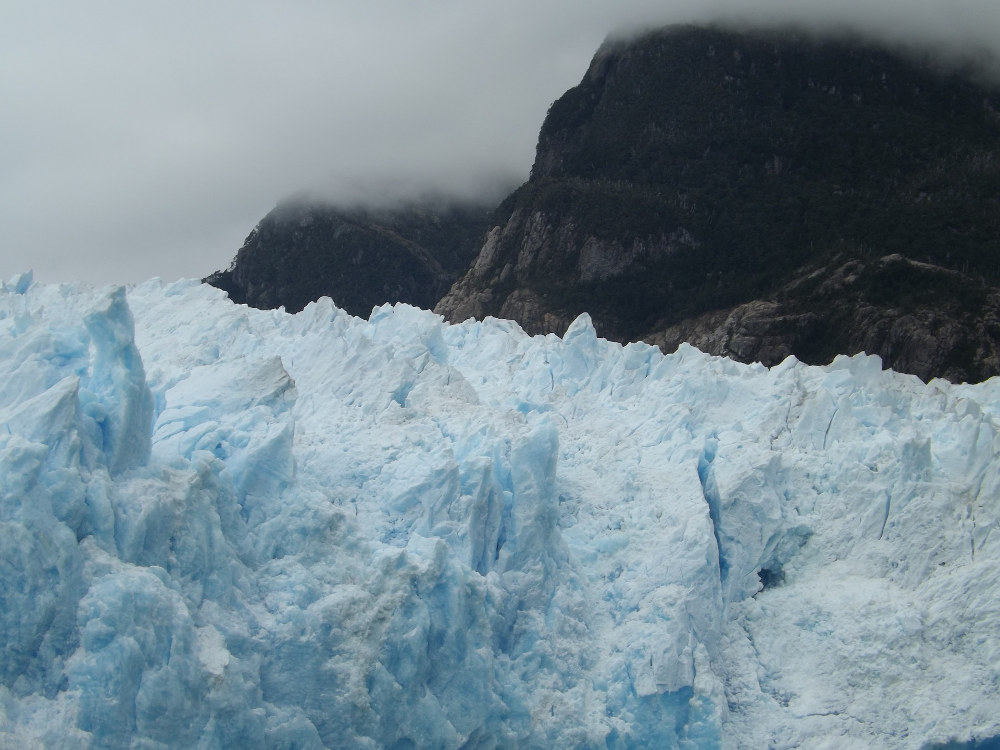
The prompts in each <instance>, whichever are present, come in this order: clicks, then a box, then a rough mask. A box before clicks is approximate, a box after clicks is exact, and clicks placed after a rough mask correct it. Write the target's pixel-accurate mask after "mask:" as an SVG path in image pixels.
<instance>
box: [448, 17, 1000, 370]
mask: <svg viewBox="0 0 1000 750" xmlns="http://www.w3.org/2000/svg"><path fill="white" fill-rule="evenodd" d="M998 185H1000V96H998V93H997V89H995V88H991V87H988V86H984V85H980V84H978V83H976V82H974V81H973V80H971V79H970V78H968V77H965V76H962V75H960V74H959V73H958V72H955V71H941V70H938V69H935V68H934V67H933V66H932V65H930V64H929V63H927V62H926V61H925V62H923V63H920V62H913V61H910V60H908V59H904V58H902V57H900V56H897V55H894V54H892V53H889V52H887V51H885V50H882V49H878V48H876V47H873V46H868V45H866V44H863V43H860V42H857V41H850V42H849V41H846V40H824V41H818V40H815V39H812V38H807V37H804V36H800V35H796V34H793V33H790V32H767V33H764V32H755V33H749V32H743V33H736V32H729V31H724V30H719V29H704V28H691V27H677V28H670V29H666V30H662V31H658V32H656V33H651V34H648V35H647V36H645V37H642V38H640V39H637V40H632V41H629V42H612V43H608V44H606V45H605V46H604V47H603V48H602V49H601V50H600V51H599V52H598V53H597V55H596V56H595V58H594V60H593V63H592V65H591V67H590V70H589V71H588V72H587V74H586V76H585V77H584V79H583V81H582V82H581V83H580V85H579V86H577V87H576V88H574V89H571V90H570V91H568V92H567V93H566V94H565V95H564V96H563V97H562V98H560V99H559V100H558V101H556V102H555V104H553V106H552V107H551V109H550V111H549V113H548V116H547V117H546V119H545V123H544V125H543V126H542V129H541V134H540V137H539V142H538V148H537V155H536V160H535V164H534V167H533V169H532V174H531V178H530V180H529V181H528V182H527V183H526V184H525V185H523V186H522V187H521V188H520V189H518V190H517V191H516V192H515V193H514V194H512V195H511V196H510V197H509V198H508V199H507V200H506V201H505V203H504V204H503V206H501V209H500V210H499V211H498V213H497V215H498V218H499V220H498V221H497V224H496V226H495V227H493V228H492V229H491V230H490V232H489V234H488V237H487V239H486V242H485V244H484V247H483V249H482V251H481V252H480V254H479V257H478V258H477V259H476V261H475V263H474V264H473V265H472V267H471V268H470V270H469V272H468V273H467V274H466V275H465V276H464V277H463V278H462V279H460V280H459V281H458V282H457V283H456V284H455V285H454V286H453V287H452V289H451V290H450V291H449V293H448V294H447V295H446V296H445V297H444V298H443V299H442V300H441V302H440V303H438V305H437V307H436V310H437V311H438V312H440V313H443V314H444V315H445V316H446V317H448V318H449V319H451V320H453V321H458V320H462V319H464V318H467V317H469V316H474V317H477V318H481V317H483V316H485V315H495V316H499V317H505V318H513V319H514V320H517V321H518V322H519V323H520V324H521V325H522V326H523V327H524V328H525V329H526V330H528V331H530V332H536V333H539V332H547V331H556V332H560V331H561V330H562V329H564V328H565V326H566V325H567V324H568V323H569V322H570V321H571V320H573V319H574V318H575V316H576V315H577V314H578V313H580V312H582V311H584V310H586V311H588V312H590V313H591V315H592V316H593V318H594V320H595V323H596V325H597V328H598V331H599V332H600V333H601V334H602V335H604V336H606V337H608V338H612V339H617V340H622V341H624V340H636V339H644V340H647V341H651V342H654V343H657V344H659V345H661V346H662V347H663V348H664V349H665V350H667V351H672V350H673V348H674V347H675V346H676V345H677V343H679V342H680V341H689V342H691V343H694V344H695V345H697V346H699V347H700V348H702V349H704V350H706V351H709V352H712V353H715V354H725V355H728V356H731V357H733V358H735V359H739V360H742V361H753V360H760V361H762V362H764V363H765V364H774V363H776V362H779V361H780V360H782V359H783V358H784V357H786V356H787V355H788V354H795V355H796V356H798V357H799V358H801V359H804V360H805V361H808V362H812V363H825V362H829V361H830V360H831V359H832V357H833V356H834V355H835V354H837V353H855V352H859V351H867V352H869V353H878V354H880V355H882V357H883V359H884V360H885V362H886V364H887V365H889V366H892V367H894V368H896V369H900V370H903V371H907V372H911V373H916V374H917V375H920V376H921V377H924V378H928V377H931V376H945V377H948V378H951V379H955V380H978V379H981V378H984V377H987V376H989V375H993V374H996V373H998V372H1000V356H998V351H1000V326H998V324H997V310H998V305H997V302H998V292H997V289H996V287H995V284H996V282H997V279H998V272H1000V191H998V189H997V188H998Z"/></svg>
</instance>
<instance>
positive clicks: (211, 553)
mask: <svg viewBox="0 0 1000 750" xmlns="http://www.w3.org/2000/svg"><path fill="white" fill-rule="evenodd" d="M998 428H1000V383H998V382H993V381H991V382H987V383H984V384H980V385H961V386H957V385H951V384H948V383H945V382H941V381H934V382H931V383H930V384H926V385H925V384H923V383H921V382H920V381H919V380H917V379H916V378H914V377H911V376H905V375H899V374H896V373H893V372H888V371H882V369H881V363H880V361H879V360H878V359H877V358H875V357H865V356H857V357H852V358H839V359H837V360H836V361H835V362H834V363H832V364H831V365H830V366H827V367H808V366H805V365H802V364H801V363H798V362H796V361H794V360H793V359H790V360H788V361H786V362H785V363H783V364H781V365H779V366H777V367H774V368H772V369H770V370H768V369H767V368H764V367H762V366H759V365H758V366H746V365H741V364H736V363H733V362H731V361H728V360H724V359H718V358H713V357H709V356H707V355H704V354H702V353H700V352H698V351H697V350H695V349H693V348H690V347H687V346H682V347H681V349H680V350H679V351H678V352H677V353H675V354H672V355H668V356H663V355H662V354H661V353H660V352H659V351H658V350H656V349H654V348H652V347H649V346H646V345H642V344H631V345H629V346H625V347H623V346H621V345H619V344H614V343H609V342H606V341H603V340H601V339H599V338H597V337H596V335H595V333H594V330H593V327H592V326H591V324H590V321H589V319H588V318H586V316H584V317H581V318H580V319H579V320H577V321H576V322H575V323H574V324H573V326H572V327H571V328H570V330H569V331H568V332H567V334H566V335H565V337H563V338H558V337H556V336H551V335H550V336H545V337H529V336H527V335H525V334H524V333H523V332H522V331H521V330H520V329H519V328H518V327H517V326H516V325H514V324H512V323H509V322H505V321H498V320H492V319H490V320H487V321H485V322H483V323H475V322H467V323H464V324H461V325H448V324H445V323H443V322H442V320H441V319H440V317H438V316H436V315H433V314H432V313H430V312H427V311H422V310H417V309H414V308H410V307H407V306H402V305H397V306H385V307H381V308H377V309H376V310H374V311H373V313H372V315H371V317H370V319H369V320H367V321H365V320H361V319H357V318H353V317H351V316H349V315H347V314H346V313H344V312H342V311H340V310H338V309H337V308H336V307H335V306H334V305H333V304H332V303H330V301H329V300H321V301H320V302H318V303H315V304H312V305H310V306H309V307H307V308H306V309H305V310H304V311H303V312H301V313H299V314H298V315H287V314H285V313H284V312H283V311H259V310H252V309H248V308H245V307H241V306H236V305H233V304H231V303H230V302H229V301H228V300H227V299H226V298H225V296H224V295H223V294H222V293H221V292H219V291H218V290H215V289H213V288H211V287H208V286H205V285H201V284H199V283H197V282H178V283H174V284H163V283H161V282H159V281H151V282H147V283H145V284H143V285H141V286H138V287H136V288H134V289H130V290H127V291H126V290H123V289H114V288H108V289H102V290H94V289H91V288H89V287H84V286H72V285H71V286H43V285H39V284H34V283H32V281H31V278H30V276H21V277H17V278H15V279H13V280H11V281H9V282H7V283H6V284H4V285H3V289H2V290H0V746H2V747H19V748H32V747H39V746H41V747H52V748H166V747H171V748H173V747H191V748H231V747H240V748H320V747H336V748H459V747H463V748H492V747H538V748H570V747H572V748H588V747H593V748H597V747H600V748H632V747H635V748H639V747H643V748H647V747H648V748H671V747H678V748H686V749H692V748H764V747H772V748H793V747H808V748H824V747H828V748H855V747H856V748H875V747H881V748H915V749H916V748H923V747H929V746H933V744H934V743H943V742H946V741H949V740H955V741H959V742H968V743H970V745H969V746H970V747H971V746H972V745H971V743H972V742H973V741H977V740H978V741H981V740H984V739H988V738H991V737H994V736H997V735H1000V461H998V460H997V454H998V450H1000V438H998Z"/></svg>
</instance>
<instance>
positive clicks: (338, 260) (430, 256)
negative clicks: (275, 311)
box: [206, 198, 489, 317]
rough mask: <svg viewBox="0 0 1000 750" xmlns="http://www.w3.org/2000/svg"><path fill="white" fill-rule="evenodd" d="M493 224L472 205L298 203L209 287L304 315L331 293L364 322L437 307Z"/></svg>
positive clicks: (271, 218)
mask: <svg viewBox="0 0 1000 750" xmlns="http://www.w3.org/2000/svg"><path fill="white" fill-rule="evenodd" d="M488 217H489V210H488V209H487V208H484V207H481V206H476V205H472V204H469V205H458V204H447V205H446V204H443V203H440V202H433V203H431V202H429V203H426V204H423V205H406V206H397V207H393V208H364V207H352V208H343V207H338V206H332V205H329V204H326V203H323V202H319V201H315V200H304V199H301V198H299V199H292V200H289V201H287V202H285V203H282V204H279V205H278V206H277V208H275V209H274V210H273V211H271V212H270V213H269V214H268V215H267V216H265V217H264V218H263V220H261V222H260V223H259V224H258V225H257V226H256V227H255V228H254V230H253V231H252V232H251V233H250V236H249V237H247V239H246V242H244V244H243V247H242V248H241V249H240V251H239V252H238V253H237V255H236V258H235V259H234V260H233V263H232V265H231V266H230V268H229V269H228V270H226V271H218V272H216V273H214V274H212V275H211V276H209V277H208V278H207V279H206V281H207V282H208V283H210V284H212V285H214V286H217V287H219V288H220V289H224V290H225V291H226V292H228V294H229V296H230V298H231V299H232V300H233V301H234V302H239V303H242V304H247V305H250V306H251V307H257V308H263V309H267V308H275V307H284V308H285V309H286V310H288V311H289V312H298V311H299V310H301V309H302V308H303V307H305V306H306V305H308V304H309V303H310V302H312V301H314V300H317V299H319V298H320V297H324V296H325V297H330V298H332V299H333V300H335V301H336V303H337V304H338V305H339V306H340V307H341V308H343V309H344V310H346V311H347V312H349V313H351V314H352V315H359V316H362V317H367V316H368V314H369V313H370V312H371V311H372V308H373V307H375V306H377V305H381V304H383V303H385V302H406V303H408V304H411V305H415V306H417V307H424V308H431V307H433V306H434V304H435V303H436V302H437V301H438V300H439V299H440V298H441V296H442V295H443V294H444V293H445V292H446V291H447V290H448V287H449V286H450V285H451V284H452V282H453V281H454V280H455V278H456V277H457V276H458V275H459V274H460V273H462V272H463V271H464V270H465V268H466V267H467V266H468V264H469V262H470V261H471V260H472V259H473V258H474V257H475V255H476V252H477V251H478V249H479V240H480V239H481V238H482V234H483V232H484V230H485V229H486V227H487V223H488V221H487V220H488Z"/></svg>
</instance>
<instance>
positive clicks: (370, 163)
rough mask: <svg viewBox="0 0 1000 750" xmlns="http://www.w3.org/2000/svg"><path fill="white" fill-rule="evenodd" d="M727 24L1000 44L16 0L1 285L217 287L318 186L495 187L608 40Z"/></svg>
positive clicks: (607, 15) (959, 35) (576, 0)
mask: <svg viewBox="0 0 1000 750" xmlns="http://www.w3.org/2000/svg"><path fill="white" fill-rule="evenodd" d="M719 16H721V17H724V18H734V17H737V16H738V17H740V18H742V19H751V20H794V21H798V22H803V21H809V22H812V23H818V24H849V25H853V26H855V27H857V28H862V29H868V30H870V31H874V32H877V33H881V34H888V35H891V36H893V37H894V38H897V39H913V40H917V41H920V42H925V41H927V40H937V41H938V42H942V43H947V44H949V45H952V46H954V47H956V48H959V49H967V48H972V47H976V46H982V47H992V48H994V49H996V48H997V46H998V45H1000V31H998V30H1000V0H742V1H741V0H697V1H695V0H676V1H674V2H671V1H670V0H666V1H664V0H660V1H659V2H654V1H653V0H490V1H489V2H483V1H481V0H425V1H424V2H404V1H403V0H396V1H394V2H390V1H389V0H365V2H347V1H346V0H289V1H288V2H284V3H277V2H266V3H265V2H256V1H255V0H241V1H240V2H235V0H234V1H229V0H213V1H212V2H204V1H203V0H199V2H191V1H189V0H172V2H155V1H153V2H150V1H146V2H134V1H132V0H129V1H124V0H122V1H120V2H109V1H108V0H90V2H86V3H83V2H78V0H52V1H51V2H46V1H45V0H4V1H3V2H2V4H0V277H2V278H4V279H7V278H10V277H11V276H12V275H13V274H15V273H18V272H20V271H23V270H27V269H29V268H33V269H34V271H35V278H36V279H38V280H41V281H69V280H84V281H89V282H94V283H100V284H104V283H120V282H135V281H140V280H143V279H146V278H149V277H151V276H160V277H162V278H164V279H175V278H179V277H196V278H197V277H201V276H204V275H206V274H208V273H209V272H211V271H213V270H216V269H219V268H225V267H227V266H228V265H229V262H230V261H231V259H232V257H233V256H234V255H235V253H236V250H237V249H239V247H240V245H241V244H242V243H243V239H244V238H245V237H246V235H247V234H248V233H249V232H250V230H251V229H252V228H253V226H254V225H255V224H256V223H257V221H259V220H260V219H261V218H262V217H263V216H264V214H266V213H267V212H268V211H269V210H270V209H271V208H273V207H274V205H275V203H277V202H278V201H279V200H281V199H283V198H286V197H288V196H289V195H291V194H293V193H296V192H299V191H302V190H313V191H320V192H322V193H324V194H325V195H328V196H330V197H331V198H334V199H340V200H346V201H351V200H353V199H355V198H357V197H359V196H362V197H363V196H376V197H382V196H386V195H407V194H409V193H413V192H417V191H421V190H436V191H444V192H451V193H456V194H459V195H478V194H487V195H488V194H491V193H493V194H497V193H498V192H499V191H501V190H505V189H506V188H509V187H513V186H515V185H516V184H519V183H520V182H522V181H523V180H524V179H526V177H527V175H528V171H529V169H530V167H531V162H532V160H533V157H534V146H535V139H536V136H537V134H538V128H539V126H540V125H541V122H542V119H543V118H544V116H545V112H546V110H547V109H548V107H549V105H550V104H551V103H552V101H553V100H554V99H556V98H557V97H558V96H559V95H561V94H562V93H563V92H564V91H565V90H566V89H567V88H569V87H570V86H573V85H575V84H576V83H577V82H578V81H579V80H580V78H581V77H582V76H583V73H584V72H585V70H586V68H587V65H588V63H589V61H590V58H591V56H592V55H593V53H594V51H595V50H596V49H597V47H598V46H599V45H600V43H601V41H602V40H603V39H604V38H605V37H606V36H607V34H608V33H609V32H611V31H614V30H616V29H620V28H634V27H636V26H641V25H658V24H664V23H672V22H687V21H702V20H708V19H711V18H714V17H719Z"/></svg>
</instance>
